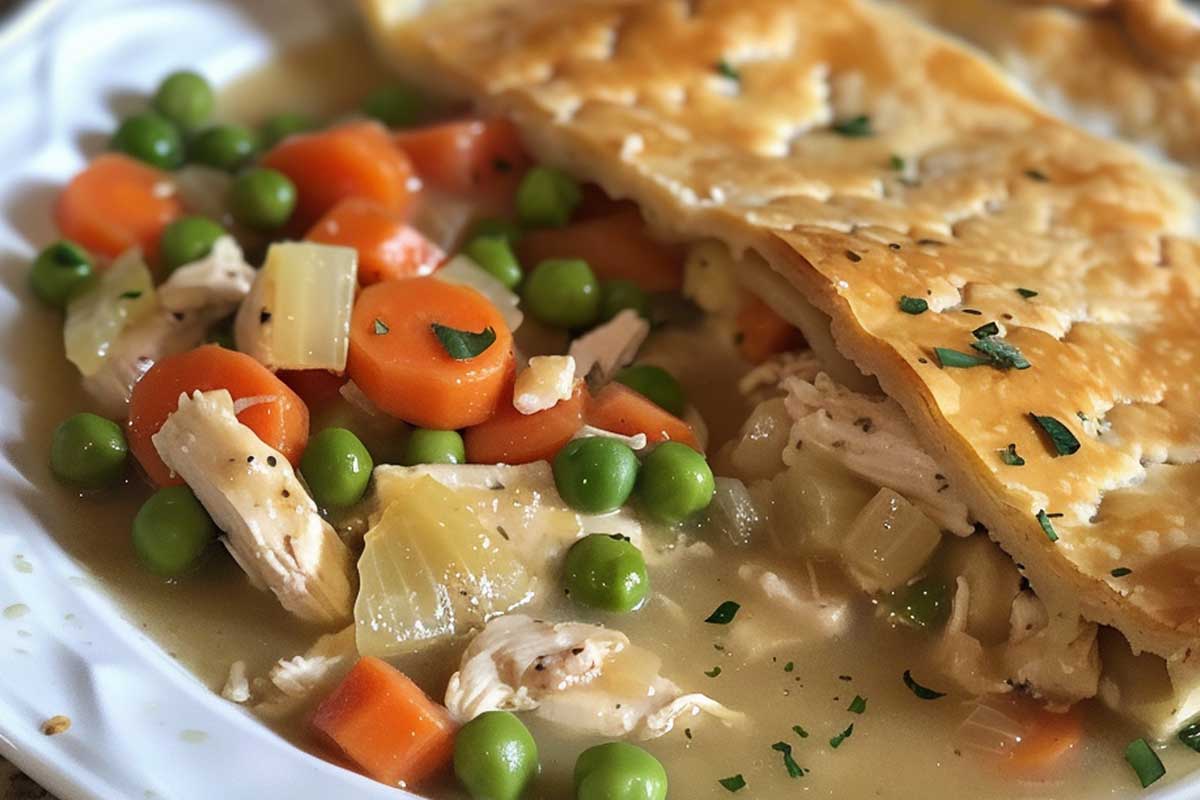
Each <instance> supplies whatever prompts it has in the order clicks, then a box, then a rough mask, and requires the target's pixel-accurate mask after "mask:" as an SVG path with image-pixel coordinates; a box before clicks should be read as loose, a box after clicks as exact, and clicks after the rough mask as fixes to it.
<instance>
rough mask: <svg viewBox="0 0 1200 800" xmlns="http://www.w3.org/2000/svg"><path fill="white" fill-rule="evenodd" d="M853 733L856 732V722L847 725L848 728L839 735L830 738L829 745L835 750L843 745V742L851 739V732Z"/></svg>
mask: <svg viewBox="0 0 1200 800" xmlns="http://www.w3.org/2000/svg"><path fill="white" fill-rule="evenodd" d="M853 733H854V723H853V722H851V723H850V724H849V725H847V726H846V730H844V731H842V732H841V733H839V734H838V735H837V736H835V737H833V738H832V739H830V740H829V746H830V747H832V748H833V749H834V750H837V749H838V747H840V746H841V744H842V742H844V741H846V740H847V739H849V738H850V736H851V734H853Z"/></svg>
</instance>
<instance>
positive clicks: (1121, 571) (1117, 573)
mask: <svg viewBox="0 0 1200 800" xmlns="http://www.w3.org/2000/svg"><path fill="white" fill-rule="evenodd" d="M1131 572H1133V570H1131V569H1130V568H1129V567H1117V568H1116V569H1114V570H1113V571H1112V572H1110V573H1108V574H1109V575H1112V576H1113V577H1114V578H1124V577H1125V576H1126V575H1128V574H1130V573H1131ZM1196 733H1197V734H1198V735H1200V726H1198V727H1197V729H1196ZM1197 744H1198V745H1200V742H1197ZM1193 749H1196V750H1200V747H1196V748H1193Z"/></svg>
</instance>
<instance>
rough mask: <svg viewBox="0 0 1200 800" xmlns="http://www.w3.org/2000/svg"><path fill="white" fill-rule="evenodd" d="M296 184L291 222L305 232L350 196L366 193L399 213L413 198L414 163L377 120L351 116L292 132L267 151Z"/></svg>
mask: <svg viewBox="0 0 1200 800" xmlns="http://www.w3.org/2000/svg"><path fill="white" fill-rule="evenodd" d="M262 164H263V166H267V167H270V168H272V169H277V170H279V171H280V172H282V173H284V174H285V175H287V176H288V177H289V178H291V179H292V182H293V183H294V184H296V194H297V198H296V211H295V213H294V214H293V215H292V221H291V223H290V225H289V227H290V228H291V229H292V230H293V231H296V232H300V233H302V232H304V231H306V230H308V229H309V228H310V227H312V225H313V223H315V222H316V221H317V220H318V219H320V218H321V216H322V215H324V214H325V213H326V212H327V211H329V210H330V209H331V208H333V207H334V206H335V205H337V204H338V202H339V201H341V200H344V199H345V198H347V197H365V198H367V199H369V200H374V201H375V202H377V203H379V204H380V205H381V206H383V207H384V208H387V209H390V210H392V211H395V212H397V213H404V212H405V211H407V209H408V207H409V205H410V204H411V202H412V197H411V188H410V186H409V179H410V178H411V177H412V164H411V163H410V162H409V160H408V157H407V156H406V155H404V153H403V152H402V151H401V150H400V149H399V148H397V147H396V146H395V145H393V144H392V140H391V136H390V135H389V134H388V131H387V129H386V128H384V127H383V126H382V125H380V124H379V123H377V122H350V123H346V124H345V125H339V126H338V127H336V128H330V129H329V130H325V131H320V132H318V133H308V134H299V135H295V136H289V137H288V138H286V139H284V140H283V141H282V142H280V143H279V144H277V145H275V147H274V148H272V149H271V150H269V151H268V152H267V153H266V154H265V155H264V156H263V157H262Z"/></svg>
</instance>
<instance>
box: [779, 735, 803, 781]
mask: <svg viewBox="0 0 1200 800" xmlns="http://www.w3.org/2000/svg"><path fill="white" fill-rule="evenodd" d="M771 749H772V750H774V751H775V752H777V753H783V766H784V767H785V768H786V769H787V773H788V777H789V778H801V777H803V776H804V773H806V772H808V770H806V769H805V768H804V767H802V766H800V765H799V764H797V763H796V759H794V758H792V746H791V745H790V744H788V743H787V742H776V743H775V744H773V745H771Z"/></svg>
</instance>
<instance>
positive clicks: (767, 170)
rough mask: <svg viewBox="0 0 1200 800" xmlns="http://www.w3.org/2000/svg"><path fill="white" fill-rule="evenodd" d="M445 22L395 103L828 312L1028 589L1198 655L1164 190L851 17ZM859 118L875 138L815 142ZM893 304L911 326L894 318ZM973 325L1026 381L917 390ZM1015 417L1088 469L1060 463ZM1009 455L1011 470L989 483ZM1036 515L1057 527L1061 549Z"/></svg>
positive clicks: (1197, 389) (739, 10)
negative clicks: (465, 128) (758, 262)
mask: <svg viewBox="0 0 1200 800" xmlns="http://www.w3.org/2000/svg"><path fill="white" fill-rule="evenodd" d="M458 8H459V7H458V6H455V5H453V4H450V5H443V6H442V7H441V9H440V10H439V11H436V12H435V13H431V14H427V15H426V16H424V17H422V18H421V19H420V20H419V22H417V23H413V24H410V25H407V26H403V25H402V26H397V27H395V28H393V29H391V30H389V31H386V32H385V33H384V34H383V38H384V42H385V44H386V46H387V47H388V50H389V52H390V53H392V54H394V55H398V57H399V60H400V63H401V65H402V67H404V68H406V69H407V70H408V72H409V74H410V75H411V76H412V77H414V78H416V79H421V78H423V77H429V76H436V77H437V80H438V82H439V84H440V85H441V86H442V87H443V88H445V87H452V88H456V89H458V90H460V91H462V92H464V93H467V94H470V95H472V96H474V97H475V98H477V99H478V100H479V101H480V102H482V103H483V104H484V105H486V106H488V107H490V108H492V109H495V110H499V111H502V112H504V113H507V114H510V115H511V116H513V118H514V119H515V120H516V121H517V122H518V123H519V124H520V125H521V127H522V129H523V131H524V132H525V134H526V136H527V138H528V143H529V144H530V146H531V147H532V148H533V149H534V150H535V152H536V153H537V154H538V155H539V156H540V157H542V158H544V159H546V160H548V161H552V162H556V163H559V164H561V165H563V166H566V167H568V168H570V169H571V170H573V171H574V172H576V173H578V174H581V175H583V176H585V177H587V178H590V179H592V180H596V181H597V182H599V183H600V184H602V185H603V186H604V187H605V188H606V189H607V190H608V191H610V192H611V193H613V194H615V195H620V196H627V197H631V198H633V199H635V200H637V201H638V202H639V203H640V204H641V206H642V208H643V210H644V212H645V213H646V214H647V215H648V217H649V218H650V219H651V220H652V222H654V223H656V224H657V225H659V226H660V227H662V228H663V229H664V230H667V231H669V232H671V233H673V234H675V235H677V236H681V237H700V236H717V237H719V238H721V239H723V240H725V241H726V242H728V243H729V244H730V245H731V246H733V247H734V248H735V249H739V248H752V249H753V250H755V251H757V252H759V253H760V254H761V255H762V256H763V257H764V258H765V259H766V260H767V262H768V263H770V264H771V266H772V267H773V268H774V269H775V270H777V271H778V272H779V273H781V274H782V275H784V276H785V277H786V278H787V279H788V280H789V281H790V282H791V284H792V285H793V286H794V287H795V288H796V289H798V290H800V291H801V292H803V293H804V294H805V295H806V296H807V297H808V299H809V300H811V301H812V302H813V303H814V304H815V305H817V306H818V307H819V308H820V309H821V310H822V311H824V312H825V313H827V314H829V315H830V317H831V318H832V327H833V333H834V336H835V339H836V341H837V343H838V346H839V348H840V349H841V350H842V351H843V352H844V353H845V354H846V355H848V356H849V357H850V358H851V359H853V360H854V361H855V362H856V363H857V364H858V365H859V367H860V368H862V369H863V370H864V371H866V372H868V373H870V374H874V375H876V376H877V377H878V379H879V381H880V384H881V385H882V386H883V388H884V389H885V390H886V391H887V392H888V393H889V394H890V395H892V396H893V397H894V398H896V399H897V400H898V401H899V402H900V404H901V405H902V406H903V407H904V409H905V410H906V412H907V413H908V414H909V416H910V417H911V418H912V419H913V421H914V423H915V424H916V425H917V427H918V430H919V431H920V432H921V433H922V435H923V439H924V441H925V443H926V444H927V445H928V446H930V449H931V450H932V451H934V453H935V455H936V456H937V457H938V458H939V460H940V461H941V462H942V463H944V464H946V465H947V467H948V468H949V470H950V472H951V473H952V474H951V476H950V477H951V479H952V480H954V481H955V484H956V485H958V486H962V487H965V490H966V492H967V494H968V499H969V500H970V502H971V505H972V508H973V509H974V511H975V513H976V514H977V515H978V516H979V518H980V519H981V520H982V521H984V522H985V523H986V524H987V525H988V527H989V528H990V529H991V531H992V533H993V535H994V536H995V537H996V538H997V540H998V541H1000V543H1001V544H1002V545H1003V546H1004V547H1005V548H1006V549H1007V550H1008V551H1009V552H1010V553H1011V554H1012V555H1013V556H1014V558H1016V559H1017V561H1018V562H1021V563H1023V564H1024V565H1025V567H1026V570H1027V573H1028V575H1029V577H1030V579H1031V580H1032V581H1033V583H1034V586H1035V588H1038V590H1039V591H1043V592H1046V593H1051V592H1057V593H1059V594H1061V593H1062V591H1063V589H1064V588H1065V589H1067V590H1068V591H1069V592H1070V593H1074V594H1076V595H1077V596H1078V599H1079V601H1080V603H1081V604H1082V607H1083V609H1084V610H1085V612H1086V613H1087V614H1088V616H1090V617H1091V618H1093V619H1096V620H1098V621H1100V622H1105V623H1111V624H1114V625H1116V626H1117V627H1119V628H1121V629H1122V630H1123V631H1124V632H1125V633H1126V635H1127V636H1128V637H1129V639H1130V641H1131V642H1133V644H1134V646H1135V647H1139V648H1144V649H1148V650H1152V651H1154V652H1158V653H1161V654H1163V655H1177V654H1182V653H1183V652H1185V651H1187V650H1188V649H1189V648H1190V646H1191V645H1192V643H1194V642H1196V641H1197V638H1198V636H1200V593H1198V592H1197V591H1196V588H1197V580H1198V578H1200V558H1198V557H1195V556H1193V555H1192V553H1193V552H1200V550H1197V548H1200V525H1197V524H1196V523H1197V521H1200V491H1197V490H1198V489H1200V479H1198V477H1197V467H1196V465H1195V462H1196V461H1197V458H1198V457H1200V401H1198V400H1197V398H1198V397H1200V385H1198V378H1197V375H1198V374H1200V369H1198V367H1200V333H1197V321H1198V320H1200V244H1197V243H1196V242H1194V241H1192V240H1190V239H1188V238H1186V233H1187V231H1188V229H1189V221H1190V218H1191V215H1192V213H1193V211H1194V209H1193V207H1192V200H1191V196H1190V194H1189V193H1188V192H1187V191H1186V189H1185V188H1184V187H1183V186H1182V184H1181V183H1180V182H1179V180H1178V179H1177V178H1176V177H1175V176H1173V175H1171V174H1169V173H1167V172H1165V171H1163V170H1162V169H1160V168H1157V167H1154V166H1152V165H1149V164H1147V163H1146V162H1144V161H1143V160H1141V159H1140V158H1139V157H1138V156H1137V155H1136V154H1134V153H1133V152H1131V151H1130V150H1128V149H1126V148H1124V147H1122V146H1119V145H1115V144H1112V143H1107V142H1103V141H1100V140H1098V139H1095V138H1093V137H1091V136H1089V135H1087V134H1085V133H1082V132H1080V131H1078V130H1076V129H1074V128H1072V127H1070V126H1068V125H1066V124H1063V123H1061V122H1059V121H1057V120H1055V119H1054V118H1052V117H1051V116H1049V115H1048V114H1046V113H1045V112H1043V111H1042V110H1040V109H1039V108H1037V107H1036V106H1034V105H1033V104H1032V103H1031V102H1030V101H1028V100H1027V99H1025V98H1024V97H1023V96H1022V95H1021V94H1020V93H1019V92H1018V91H1016V90H1015V89H1013V88H1012V87H1011V86H1010V85H1009V83H1008V81H1007V80H1006V79H1005V78H1004V77H1003V75H1001V74H1000V73H998V72H997V71H995V70H994V69H993V68H991V67H990V66H989V65H988V64H987V63H986V62H984V61H983V60H982V59H980V58H978V57H976V56H975V55H973V54H971V53H970V52H967V51H965V50H963V49H961V48H959V47H958V46H956V45H954V44H953V43H952V42H950V41H948V40H946V39H944V38H942V37H940V36H939V35H937V34H935V33H932V32H929V31H928V30H926V29H924V28H922V27H920V26H917V25H915V24H914V23H912V22H910V21H909V20H908V19H907V18H906V17H904V16H903V15H902V14H900V13H899V12H897V11H895V10H892V9H888V8H882V7H878V6H875V5H870V4H867V3H866V2H860V1H858V0H836V1H834V0H709V1H708V2H699V1H698V0H697V1H694V2H686V1H684V0H645V1H644V2H632V0H625V1H622V0H593V1H591V2H580V3H569V4H555V3H544V2H532V1H530V2H525V1H524V0H493V1H492V2H481V3H472V4H471V5H470V8H469V11H466V12H464V11H459V10H458ZM722 61H725V62H727V63H728V64H729V65H730V66H731V67H732V68H733V70H734V71H736V73H737V74H738V75H739V78H737V79H733V78H730V77H726V76H725V75H723V74H721V71H719V70H718V69H717V68H716V65H717V64H718V63H720V62H722ZM859 114H866V115H869V117H870V122H871V127H872V128H873V129H874V135H872V136H867V137H861V138H848V137H846V136H843V135H839V134H838V133H837V132H835V131H834V130H833V129H832V128H831V125H833V124H834V123H837V122H841V121H845V120H848V119H850V118H852V117H854V116H856V115H859ZM893 155H896V156H898V157H899V158H901V159H902V160H903V161H904V167H903V169H896V168H895V164H894V161H893V159H892V156H893ZM1018 288H1024V289H1029V290H1034V291H1036V292H1037V293H1038V294H1037V295H1036V296H1033V297H1028V298H1027V297H1024V296H1022V294H1020V293H1019V292H1018V291H1017V289H1018ZM901 295H910V296H917V297H922V298H925V299H927V300H928V302H929V304H930V306H931V310H930V311H929V312H927V313H924V314H920V315H915V316H914V315H909V314H904V313H901V312H900V311H899V309H898V307H897V303H898V300H899V298H900V297H901ZM989 321H996V322H998V323H999V324H1001V325H1002V326H1004V328H1005V329H1006V332H1007V338H1008V341H1010V342H1012V343H1014V344H1016V345H1018V346H1019V347H1020V349H1021V351H1022V352H1023V353H1024V355H1025V356H1026V357H1027V358H1028V359H1029V361H1030V362H1032V365H1033V366H1032V367H1031V368H1030V369H1026V370H1000V369H995V368H992V367H988V366H982V367H975V368H971V369H943V368H941V367H939V366H938V363H937V361H936V359H935V357H934V354H933V348H935V347H949V348H953V349H957V350H963V351H968V352H970V351H971V344H970V343H971V342H972V341H973V340H974V337H973V336H972V333H971V332H972V330H973V329H975V328H977V327H979V326H980V325H982V324H984V323H986V322H989ZM1030 412H1036V413H1037V414H1042V415H1050V416H1053V417H1055V418H1056V419H1058V420H1060V421H1061V422H1062V423H1063V424H1064V425H1066V426H1067V427H1068V428H1069V429H1071V431H1072V432H1073V433H1074V434H1075V435H1076V436H1077V437H1078V438H1079V439H1080V440H1081V441H1082V447H1081V449H1080V450H1079V452H1077V453H1075V454H1074V455H1065V456H1061V457H1055V455H1054V454H1053V452H1052V450H1051V449H1050V448H1049V447H1048V445H1047V441H1046V439H1045V437H1044V436H1043V435H1042V434H1040V433H1039V432H1038V430H1037V429H1036V428H1035V427H1034V425H1033V423H1032V422H1031V420H1030V418H1029V416H1028V415H1029V413H1030ZM1080 413H1082V414H1083V415H1084V416H1086V418H1087V421H1086V422H1085V421H1082V420H1081V417H1080V416H1078V414H1080ZM1009 443H1014V444H1015V445H1016V447H1017V451H1018V452H1019V453H1020V454H1021V455H1022V456H1023V457H1024V458H1025V460H1026V464H1025V465H1024V466H1021V467H1017V466H1009V465H1006V464H1005V463H1004V461H1002V460H1001V458H1000V457H999V455H998V451H999V450H1001V449H1003V448H1005V447H1006V446H1007V445H1008V444H1009ZM1143 461H1145V462H1152V463H1155V466H1152V467H1151V468H1150V469H1149V470H1147V469H1146V468H1144V467H1143V466H1142V462H1143ZM1158 462H1165V463H1158ZM1042 509H1044V510H1046V511H1048V512H1050V513H1053V514H1059V513H1061V514H1063V516H1062V517H1056V518H1054V519H1053V525H1054V527H1055V529H1056V530H1057V533H1058V536H1059V537H1060V538H1059V540H1058V542H1057V543H1054V542H1051V541H1050V540H1049V539H1048V538H1047V536H1046V534H1045V533H1044V532H1043V530H1042V528H1041V526H1040V525H1039V523H1038V521H1037V519H1036V518H1035V514H1036V513H1037V512H1038V511H1039V510H1042ZM1189 526H1190V527H1189ZM1119 567H1125V568H1128V569H1131V570H1132V573H1131V574H1129V575H1127V576H1125V577H1122V578H1114V577H1112V576H1111V574H1110V573H1111V571H1112V570H1113V569H1117V568H1119Z"/></svg>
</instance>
